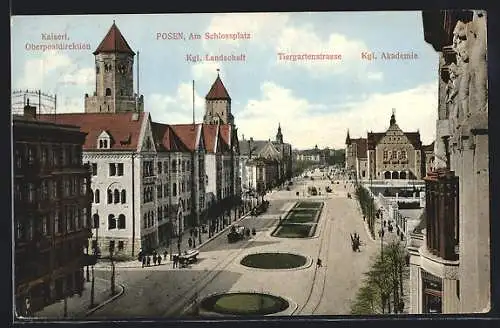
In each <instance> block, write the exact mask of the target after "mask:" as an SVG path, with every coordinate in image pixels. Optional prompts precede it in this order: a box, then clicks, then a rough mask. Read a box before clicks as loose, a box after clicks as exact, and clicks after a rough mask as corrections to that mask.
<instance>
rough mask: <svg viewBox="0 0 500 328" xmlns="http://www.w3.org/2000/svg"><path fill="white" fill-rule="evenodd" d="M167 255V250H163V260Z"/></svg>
mask: <svg viewBox="0 0 500 328" xmlns="http://www.w3.org/2000/svg"><path fill="white" fill-rule="evenodd" d="M167 255H168V252H167V251H166V250H165V252H163V258H164V259H165V261H166V260H167Z"/></svg>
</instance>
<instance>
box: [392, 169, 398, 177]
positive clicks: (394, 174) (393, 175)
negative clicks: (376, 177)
mask: <svg viewBox="0 0 500 328" xmlns="http://www.w3.org/2000/svg"><path fill="white" fill-rule="evenodd" d="M392 178H393V179H399V172H397V171H394V172H392Z"/></svg>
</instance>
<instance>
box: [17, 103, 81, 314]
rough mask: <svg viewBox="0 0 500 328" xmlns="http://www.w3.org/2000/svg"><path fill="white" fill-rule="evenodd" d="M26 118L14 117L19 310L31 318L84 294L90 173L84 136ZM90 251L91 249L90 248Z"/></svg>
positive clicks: (30, 114)
mask: <svg viewBox="0 0 500 328" xmlns="http://www.w3.org/2000/svg"><path fill="white" fill-rule="evenodd" d="M35 112H36V108H34V107H32V106H30V105H29V102H28V105H27V106H26V107H25V115H24V116H22V117H14V118H13V133H14V134H13V137H14V138H13V141H14V149H13V150H14V152H13V155H14V161H13V162H14V170H13V171H14V181H13V190H14V224H13V226H14V281H15V301H16V312H17V314H18V315H20V316H30V315H32V314H33V313H34V312H37V311H39V310H41V309H43V308H44V307H45V306H47V305H50V304H53V303H55V302H57V301H59V300H61V299H63V298H65V297H71V296H73V295H75V294H81V293H82V290H83V279H84V270H83V268H84V266H85V265H88V264H89V263H88V256H86V252H85V249H86V248H87V246H88V239H89V238H90V236H91V234H90V213H91V203H90V202H91V197H90V173H89V168H88V167H86V166H84V165H83V164H82V144H83V143H84V141H85V133H82V132H80V130H79V128H78V127H75V126H69V125H61V124H52V123H47V122H43V121H39V120H37V119H36V118H35V116H36V113H35ZM87 251H88V249H87Z"/></svg>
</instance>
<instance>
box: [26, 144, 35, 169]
mask: <svg viewBox="0 0 500 328" xmlns="http://www.w3.org/2000/svg"><path fill="white" fill-rule="evenodd" d="M27 159H28V164H29V165H32V164H33V163H34V162H35V151H34V150H33V146H28V156H27Z"/></svg>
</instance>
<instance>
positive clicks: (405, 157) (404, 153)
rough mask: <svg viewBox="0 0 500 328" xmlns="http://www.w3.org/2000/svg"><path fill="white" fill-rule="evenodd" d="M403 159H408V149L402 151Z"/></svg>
mask: <svg viewBox="0 0 500 328" xmlns="http://www.w3.org/2000/svg"><path fill="white" fill-rule="evenodd" d="M400 158H401V159H402V160H406V159H407V155H406V150H402V151H401V157H400Z"/></svg>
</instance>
